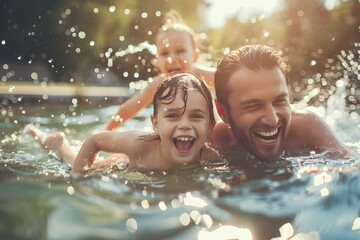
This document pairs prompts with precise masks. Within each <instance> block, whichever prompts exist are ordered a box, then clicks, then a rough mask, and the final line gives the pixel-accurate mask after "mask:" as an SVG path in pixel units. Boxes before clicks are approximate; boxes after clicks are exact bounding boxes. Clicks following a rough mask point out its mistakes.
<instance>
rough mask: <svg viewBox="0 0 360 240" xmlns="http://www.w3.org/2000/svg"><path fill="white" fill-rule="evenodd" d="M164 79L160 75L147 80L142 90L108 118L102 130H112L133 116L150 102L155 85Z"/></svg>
mask: <svg viewBox="0 0 360 240" xmlns="http://www.w3.org/2000/svg"><path fill="white" fill-rule="evenodd" d="M164 79H165V77H164V76H162V75H159V76H155V77H154V78H153V81H152V82H149V84H148V85H147V86H146V87H145V88H144V89H143V90H141V91H139V92H137V93H136V94H135V95H133V96H132V97H131V98H129V99H128V100H126V101H125V102H124V103H123V104H121V105H120V108H119V110H118V112H117V113H116V114H115V116H112V117H111V118H110V120H109V121H108V123H107V124H106V126H105V129H104V130H107V131H112V130H114V129H116V128H118V127H120V126H121V125H122V124H123V123H124V122H125V121H126V120H128V119H130V118H132V117H134V116H135V115H136V114H137V113H138V112H139V111H140V110H141V109H143V108H145V107H147V106H148V105H149V104H150V103H151V101H152V99H153V97H154V94H155V92H156V89H157V87H158V86H159V85H160V83H161V82H162V81H164Z"/></svg>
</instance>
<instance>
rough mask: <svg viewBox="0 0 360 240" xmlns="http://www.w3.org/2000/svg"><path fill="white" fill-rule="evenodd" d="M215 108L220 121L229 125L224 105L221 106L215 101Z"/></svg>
mask: <svg viewBox="0 0 360 240" xmlns="http://www.w3.org/2000/svg"><path fill="white" fill-rule="evenodd" d="M215 106H216V109H217V112H218V114H219V116H220V117H221V119H222V120H223V121H224V122H225V123H229V117H228V113H227V111H226V108H225V107H224V105H222V104H221V103H219V101H218V100H216V99H215Z"/></svg>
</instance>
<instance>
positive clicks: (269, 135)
mask: <svg viewBox="0 0 360 240" xmlns="http://www.w3.org/2000/svg"><path fill="white" fill-rule="evenodd" d="M253 133H254V135H255V136H256V137H257V138H259V139H260V140H261V141H263V142H265V143H271V142H274V141H275V140H276V139H277V137H278V136H279V133H280V129H279V128H277V129H274V130H272V131H253Z"/></svg>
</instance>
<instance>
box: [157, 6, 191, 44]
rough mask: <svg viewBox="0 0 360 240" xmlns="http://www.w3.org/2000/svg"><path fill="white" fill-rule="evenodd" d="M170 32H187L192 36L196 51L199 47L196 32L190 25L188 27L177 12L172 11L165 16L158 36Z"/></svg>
mask: <svg viewBox="0 0 360 240" xmlns="http://www.w3.org/2000/svg"><path fill="white" fill-rule="evenodd" d="M169 30H177V31H184V32H187V33H188V34H189V36H190V39H191V42H192V44H193V47H194V49H195V48H196V47H197V44H196V42H197V41H196V35H195V32H194V31H193V30H192V29H191V28H190V27H189V26H188V25H186V23H185V21H184V19H183V18H182V17H181V15H180V13H178V12H177V11H175V10H170V11H168V12H167V13H166V14H165V16H164V21H163V25H162V26H161V27H160V29H159V31H158V33H157V36H159V35H160V34H161V33H163V32H166V31H169Z"/></svg>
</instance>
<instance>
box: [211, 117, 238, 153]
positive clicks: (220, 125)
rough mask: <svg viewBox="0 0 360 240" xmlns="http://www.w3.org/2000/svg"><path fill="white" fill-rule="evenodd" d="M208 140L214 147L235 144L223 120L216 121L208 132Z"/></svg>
mask: <svg viewBox="0 0 360 240" xmlns="http://www.w3.org/2000/svg"><path fill="white" fill-rule="evenodd" d="M209 142H210V145H211V147H214V148H215V149H222V150H224V149H229V148H231V147H232V146H233V145H235V144H236V139H235V137H234V135H233V134H232V131H231V128H229V127H228V125H227V124H226V123H224V122H223V121H221V120H220V121H218V122H217V123H216V124H215V126H214V129H213V131H212V132H211V134H210V137H209Z"/></svg>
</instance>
